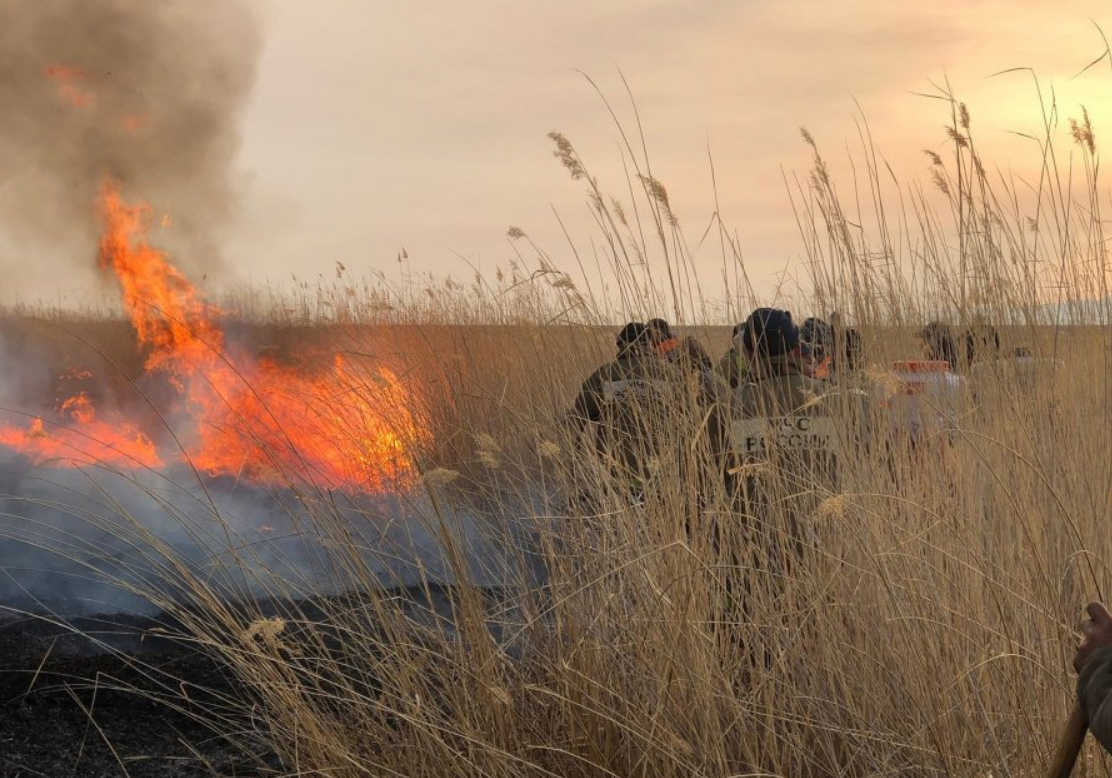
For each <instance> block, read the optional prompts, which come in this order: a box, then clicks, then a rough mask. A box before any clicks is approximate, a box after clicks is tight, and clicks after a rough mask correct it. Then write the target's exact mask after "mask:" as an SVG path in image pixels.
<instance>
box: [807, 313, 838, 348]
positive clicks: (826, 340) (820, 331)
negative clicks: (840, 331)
mask: <svg viewBox="0 0 1112 778" xmlns="http://www.w3.org/2000/svg"><path fill="white" fill-rule="evenodd" d="M799 339H800V340H802V341H803V342H804V343H811V344H814V345H816V346H828V345H830V342H831V341H832V340H833V338H832V337H831V332H830V325H829V324H827V323H826V322H824V321H823V320H822V319H816V318H815V317H813V316H812V317H810V318H807V319H804V320H803V326H802V327H800V328H799Z"/></svg>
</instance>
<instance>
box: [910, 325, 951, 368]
mask: <svg viewBox="0 0 1112 778" xmlns="http://www.w3.org/2000/svg"><path fill="white" fill-rule="evenodd" d="M919 337H920V338H921V339H922V341H923V351H924V352H925V353H926V355H927V357H928V358H930V359H936V360H940V361H945V362H949V363H950V367H951V368H954V367H956V365H957V349H956V347H955V346H954V334H953V332H951V331H950V327H949V325H947V324H944V323H943V322H940V321H932V322H930V323H929V324H927V326H926V327H923V329H921V330H919Z"/></svg>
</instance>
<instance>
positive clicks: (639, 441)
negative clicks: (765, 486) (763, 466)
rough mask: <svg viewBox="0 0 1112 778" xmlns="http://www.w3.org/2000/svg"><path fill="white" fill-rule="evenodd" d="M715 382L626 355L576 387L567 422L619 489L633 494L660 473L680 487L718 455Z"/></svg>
mask: <svg viewBox="0 0 1112 778" xmlns="http://www.w3.org/2000/svg"><path fill="white" fill-rule="evenodd" d="M722 394H723V392H722V390H721V388H720V385H719V384H718V382H717V379H716V378H715V377H714V376H713V375H712V374H711V373H709V372H707V371H705V370H702V369H700V367H699V366H696V365H691V364H688V363H687V362H686V361H683V360H681V361H679V363H677V364H673V363H669V362H666V361H664V360H662V359H660V358H659V357H657V356H656V355H655V354H653V353H652V352H650V351H648V350H644V351H642V350H637V349H634V350H630V351H626V352H625V353H623V354H622V355H620V356H619V357H618V358H617V359H616V360H614V361H613V362H610V363H608V364H606V365H603V366H602V367H600V368H599V369H598V370H596V371H595V372H594V373H592V374H591V376H590V377H589V378H588V379H587V380H586V381H585V382H584V383H583V387H582V389H581V390H580V393H579V396H578V397H577V398H576V401H575V405H574V407H573V409H572V420H573V423H574V424H575V425H576V427H577V428H578V429H579V430H580V431H583V430H587V431H588V432H589V436H590V437H591V439H592V443H593V445H594V447H595V450H596V451H597V453H598V454H599V455H600V456H601V457H602V459H603V460H604V462H606V464H607V465H608V466H609V468H610V471H611V474H612V475H613V476H614V477H615V478H616V480H617V481H618V482H619V484H620V485H621V486H623V487H629V488H630V489H632V490H634V491H637V492H641V491H642V490H643V489H644V487H645V485H646V484H647V483H648V481H649V479H650V478H651V477H652V475H653V473H654V472H656V471H657V470H658V469H660V468H664V469H665V470H666V471H668V472H670V473H672V474H673V477H678V478H679V479H680V480H681V481H683V482H685V483H686V482H690V481H691V480H692V479H696V478H702V477H703V475H702V472H703V471H704V470H708V469H709V465H710V464H711V463H713V468H714V469H715V471H716V472H720V470H717V468H718V467H719V465H718V461H719V460H718V457H720V455H721V451H722V448H723V446H724V440H725V428H726V425H725V423H724V422H723V418H724V417H723V413H722V408H721V405H720V403H722V402H723V398H722Z"/></svg>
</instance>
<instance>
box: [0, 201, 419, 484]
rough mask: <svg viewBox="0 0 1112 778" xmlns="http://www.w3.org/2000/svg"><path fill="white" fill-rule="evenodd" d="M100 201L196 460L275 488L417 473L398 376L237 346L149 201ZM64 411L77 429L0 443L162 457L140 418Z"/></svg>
mask: <svg viewBox="0 0 1112 778" xmlns="http://www.w3.org/2000/svg"><path fill="white" fill-rule="evenodd" d="M99 205H100V211H101V218H102V220H103V223H104V231H103V233H102V237H101V241H100V260H99V261H100V265H101V267H102V268H105V269H108V270H111V271H112V272H113V273H114V274H115V276H116V279H117V281H118V282H119V285H120V291H121V293H122V296H123V305H124V310H125V311H126V312H127V315H128V317H129V318H130V320H131V322H132V324H133V326H134V327H135V331H136V335H137V338H138V340H139V343H140V344H141V345H142V346H144V347H146V348H147V350H148V356H147V360H146V369H147V371H148V372H151V373H158V374H160V375H163V376H165V377H166V378H168V379H169V380H170V381H171V382H172V383H173V384H174V386H176V387H177V388H178V390H179V391H180V392H181V395H182V408H181V409H180V416H181V417H183V418H187V419H188V428H187V429H185V430H175V432H176V433H177V434H176V438H177V440H178V441H179V442H181V443H182V444H183V446H184V449H185V452H184V458H186V459H188V461H189V462H190V463H191V464H192V465H193V466H194V467H196V468H197V469H198V470H200V471H201V472H204V473H207V474H209V475H211V476H231V477H235V478H237V479H246V480H248V481H252V482H255V483H262V484H269V485H286V484H289V483H290V482H291V480H296V481H301V480H306V481H309V482H311V483H314V484H317V485H320V486H324V487H327V488H333V489H343V490H345V491H350V492H373V491H382V490H384V489H387V488H390V487H391V486H394V487H400V486H405V485H407V484H408V483H410V482H411V481H412V479H413V476H414V472H415V470H414V466H413V462H412V459H411V457H410V456H409V454H408V452H407V446H408V445H409V444H410V443H412V442H414V441H418V440H419V439H420V438H421V432H420V428H419V425H418V423H417V421H416V418H415V416H414V415H413V413H412V411H411V410H410V402H409V397H408V395H407V393H406V391H405V389H404V387H403V386H402V385H401V382H400V381H399V380H398V378H397V376H395V375H394V374H393V373H392V372H390V371H388V370H385V369H383V370H379V371H375V372H374V373H373V374H370V373H367V372H366V371H362V372H361V371H357V370H352V369H350V368H349V367H348V366H347V365H346V364H345V363H344V361H343V360H342V359H341V358H339V357H336V358H334V360H333V361H332V363H331V364H330V365H329V366H328V367H327V369H324V370H317V371H314V372H303V371H299V370H295V369H294V368H292V367H289V366H286V365H281V364H278V363H276V362H274V361H271V360H265V359H257V358H254V357H250V356H246V355H243V354H238V353H235V354H233V353H229V352H228V351H226V350H225V336H224V331H223V329H222V328H221V327H220V324H219V321H218V318H219V311H217V310H216V309H214V308H212V307H210V306H209V305H207V304H206V303H205V302H204V301H203V300H202V299H201V297H200V295H199V294H198V293H197V290H196V289H195V288H194V287H193V286H192V284H190V283H189V280H188V279H187V278H186V277H185V276H184V275H183V274H182V273H181V272H180V271H179V270H178V269H177V268H175V267H174V266H173V265H172V264H170V262H169V260H168V258H167V256H166V254H165V253H164V252H162V251H160V250H158V249H156V248H154V247H152V246H151V245H150V244H149V243H148V242H147V239H146V235H147V229H148V226H149V222H150V221H151V219H152V216H153V211H152V209H151V208H150V207H149V206H148V205H145V204H140V205H130V204H128V203H126V202H125V201H124V200H123V198H122V196H121V194H120V190H119V187H118V186H117V185H116V184H114V183H112V182H109V183H107V184H106V185H105V186H104V187H103V189H102V191H101V194H100V198H99ZM59 411H60V413H61V414H62V415H64V416H67V417H68V418H69V419H70V421H71V424H70V425H68V426H64V427H60V428H58V429H57V430H55V429H51V430H49V431H48V430H46V429H44V426H43V423H42V420H41V419H36V420H35V421H34V422H33V423H32V424H31V426H30V428H29V429H27V430H17V429H14V428H11V427H6V428H0V444H3V445H6V446H8V447H10V448H14V449H16V450H18V451H21V452H23V453H24V454H27V455H28V456H29V457H30V458H32V459H33V460H34V461H37V462H44V461H46V460H50V459H57V458H62V457H66V456H68V457H69V458H70V459H72V460H73V463H74V464H79V463H82V462H88V461H107V462H110V463H113V464H123V463H125V460H130V461H131V462H132V463H138V464H142V465H146V466H151V467H156V466H159V465H160V464H161V463H162V457H161V456H160V455H159V453H158V451H157V450H156V449H155V447H154V445H153V444H152V443H151V441H150V439H149V438H147V437H146V436H145V435H143V434H142V433H141V432H140V431H139V430H138V429H137V428H136V427H135V426H134V425H132V424H128V423H122V422H119V421H117V422H116V424H114V425H113V424H105V423H104V422H102V421H100V420H99V419H98V418H97V414H96V412H95V410H94V408H93V404H92V402H91V400H90V399H89V398H88V397H87V396H86V395H85V394H84V393H80V394H77V395H75V396H73V397H70V398H68V399H66V400H65V401H63V402H62V403H61V404H60V406H59ZM74 436H76V437H78V438H79V439H80V440H82V441H86V440H89V441H105V446H106V447H107V449H106V450H107V453H108V454H109V456H108V457H105V458H104V459H103V460H101V458H100V457H99V456H97V455H99V454H102V453H105V449H93V450H91V451H88V452H87V456H85V457H78V456H74V451H73V450H72V449H75V448H77V446H75V445H74V443H75V441H74V440H73V439H72V438H73V437H74ZM125 444H127V445H125ZM181 457H182V455H177V456H176V457H173V458H171V459H175V458H181Z"/></svg>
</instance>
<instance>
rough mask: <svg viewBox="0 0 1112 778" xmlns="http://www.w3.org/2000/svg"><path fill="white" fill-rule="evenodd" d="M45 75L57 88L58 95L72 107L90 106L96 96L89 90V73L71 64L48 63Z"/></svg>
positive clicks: (93, 103)
mask: <svg viewBox="0 0 1112 778" xmlns="http://www.w3.org/2000/svg"><path fill="white" fill-rule="evenodd" d="M46 77H47V78H49V79H50V80H51V81H53V82H54V84H55V85H56V86H57V88H58V95H59V96H60V97H61V98H62V99H63V100H65V101H66V102H68V103H69V104H70V105H72V106H73V107H74V108H91V107H92V106H93V105H95V104H96V97H94V95H93V93H92V92H91V91H90V90H89V87H88V84H89V74H88V73H87V72H86V71H85V70H83V69H82V68H79V67H74V66H73V65H49V66H47V68H46Z"/></svg>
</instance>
